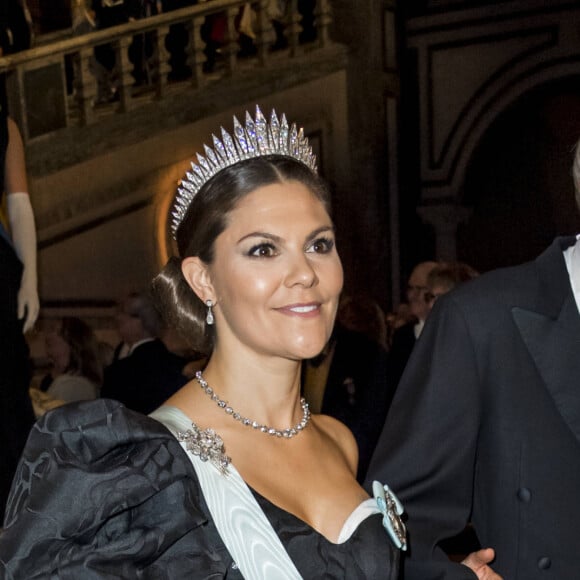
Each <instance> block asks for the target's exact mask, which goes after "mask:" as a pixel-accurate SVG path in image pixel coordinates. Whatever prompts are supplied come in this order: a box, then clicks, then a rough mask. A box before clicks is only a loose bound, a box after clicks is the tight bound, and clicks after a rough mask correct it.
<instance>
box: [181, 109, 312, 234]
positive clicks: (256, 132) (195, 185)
mask: <svg viewBox="0 0 580 580" xmlns="http://www.w3.org/2000/svg"><path fill="white" fill-rule="evenodd" d="M221 136H222V139H221V141H220V140H219V139H218V138H217V137H216V136H215V135H213V134H212V139H213V149H211V148H210V147H208V146H207V145H204V146H203V148H204V151H205V157H203V156H202V155H200V154H199V153H198V154H197V163H194V162H193V161H192V162H191V171H187V172H186V174H185V177H184V178H183V179H182V180H181V182H180V185H179V187H178V188H177V194H176V196H175V201H174V204H173V211H172V212H171V216H172V218H173V219H172V220H171V233H172V234H173V237H174V238H175V237H176V234H177V229H178V228H179V225H180V224H181V222H182V221H183V218H184V217H185V214H186V213H187V210H188V208H189V205H190V204H191V202H192V200H193V198H194V197H195V196H196V194H197V192H198V191H199V190H200V189H201V188H202V186H203V185H204V184H205V183H206V182H208V181H209V180H210V179H211V178H212V177H213V176H214V175H216V174H217V173H219V172H220V171H221V170H222V169H225V168H226V167H229V166H230V165H234V163H238V161H243V160H244V159H251V158H253V157H262V156H263V155H285V156H287V157H293V158H294V159H297V160H298V161H300V162H302V163H304V165H306V166H307V167H309V168H310V169H311V170H312V171H314V172H315V173H316V171H317V168H316V155H314V154H313V153H312V147H311V146H310V145H309V143H308V139H307V138H306V137H305V136H304V130H303V129H302V128H300V129H297V128H296V124H295V123H292V125H290V126H289V125H288V121H287V120H286V115H284V114H282V116H281V117H280V119H278V115H276V111H275V110H273V109H272V113H271V115H270V122H269V123H268V122H267V121H266V118H265V117H264V115H263V114H262V111H261V110H260V107H258V106H257V105H256V119H255V120H254V119H252V116H251V115H250V113H248V111H246V126H245V127H243V126H242V125H241V124H240V122H239V121H238V119H237V118H236V117H235V116H234V135H233V137H232V136H231V135H230V134H229V133H228V132H227V131H226V130H225V129H224V128H223V127H222V128H221Z"/></svg>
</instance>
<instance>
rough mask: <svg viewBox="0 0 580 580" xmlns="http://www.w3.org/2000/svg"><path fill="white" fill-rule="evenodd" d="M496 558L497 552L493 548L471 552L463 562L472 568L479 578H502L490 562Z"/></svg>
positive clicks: (482, 579)
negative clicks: (490, 565) (491, 566)
mask: <svg viewBox="0 0 580 580" xmlns="http://www.w3.org/2000/svg"><path fill="white" fill-rule="evenodd" d="M494 558H495V552H494V551H493V549H492V548H486V549H484V550H478V551H477V552H471V554H469V556H467V558H465V560H463V562H461V563H462V564H463V565H464V566H467V567H468V568H470V569H471V570H472V571H473V572H474V573H475V574H476V575H477V578H478V579H479V580H502V577H501V576H500V575H499V574H496V573H495V572H494V571H493V570H492V569H491V568H490V567H489V566H488V564H489V563H490V562H491V561H492V560H493V559H494Z"/></svg>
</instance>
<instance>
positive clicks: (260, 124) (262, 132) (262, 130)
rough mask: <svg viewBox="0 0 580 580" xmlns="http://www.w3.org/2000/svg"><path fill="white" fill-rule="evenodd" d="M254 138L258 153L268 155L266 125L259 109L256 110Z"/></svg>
mask: <svg viewBox="0 0 580 580" xmlns="http://www.w3.org/2000/svg"><path fill="white" fill-rule="evenodd" d="M256 138H257V141H258V153H259V154H260V155H268V153H270V151H269V149H268V123H267V122H266V118H265V117H264V115H263V114H262V111H261V110H260V108H259V107H257V108H256Z"/></svg>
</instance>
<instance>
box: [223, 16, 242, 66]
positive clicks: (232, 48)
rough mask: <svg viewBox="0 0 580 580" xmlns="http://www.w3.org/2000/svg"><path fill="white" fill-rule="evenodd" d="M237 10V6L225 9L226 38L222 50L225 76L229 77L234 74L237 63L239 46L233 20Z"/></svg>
mask: <svg viewBox="0 0 580 580" xmlns="http://www.w3.org/2000/svg"><path fill="white" fill-rule="evenodd" d="M239 10H240V7H239V6H232V7H230V8H228V9H227V26H226V38H225V45H224V47H223V49H222V50H223V53H224V55H225V58H226V74H228V75H231V74H232V73H233V72H234V70H235V68H236V65H237V62H238V52H239V50H240V45H239V44H238V41H237V37H238V32H237V30H236V23H235V20H236V17H237V15H238V13H239Z"/></svg>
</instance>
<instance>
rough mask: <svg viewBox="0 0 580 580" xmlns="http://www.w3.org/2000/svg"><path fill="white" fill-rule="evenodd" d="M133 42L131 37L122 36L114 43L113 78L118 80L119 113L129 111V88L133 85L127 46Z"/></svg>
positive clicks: (131, 66)
mask: <svg viewBox="0 0 580 580" xmlns="http://www.w3.org/2000/svg"><path fill="white" fill-rule="evenodd" d="M131 42H133V37H132V36H130V35H129V36H122V37H121V38H119V39H117V40H116V41H114V43H113V46H114V47H115V57H116V59H115V76H116V77H117V79H118V88H119V98H120V102H119V108H118V110H119V112H122V113H124V112H126V111H129V110H130V109H131V87H132V85H133V75H132V74H131V71H132V68H133V65H132V64H131V61H130V60H129V46H130V45H131Z"/></svg>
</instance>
